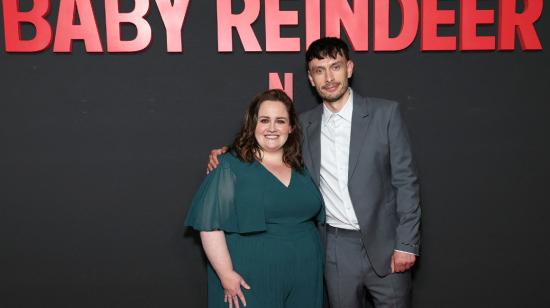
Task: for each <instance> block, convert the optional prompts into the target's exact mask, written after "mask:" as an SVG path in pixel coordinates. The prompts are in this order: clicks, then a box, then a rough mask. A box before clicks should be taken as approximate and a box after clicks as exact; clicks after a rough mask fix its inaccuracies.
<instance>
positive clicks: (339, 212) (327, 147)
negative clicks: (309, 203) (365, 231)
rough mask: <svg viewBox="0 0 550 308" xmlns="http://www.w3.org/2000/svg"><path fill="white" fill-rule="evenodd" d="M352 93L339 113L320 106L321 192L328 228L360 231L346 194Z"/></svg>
mask: <svg viewBox="0 0 550 308" xmlns="http://www.w3.org/2000/svg"><path fill="white" fill-rule="evenodd" d="M352 113H353V93H352V91H351V89H350V95H349V98H348V100H347V102H346V103H345V104H344V106H343V107H342V109H340V111H339V112H336V113H334V112H332V111H330V109H328V108H327V106H326V105H324V104H323V117H322V121H321V181H320V188H321V193H322V194H323V198H324V201H325V208H326V214H327V223H328V224H329V225H330V226H333V227H336V228H342V229H349V230H359V223H358V221H357V216H356V215H355V211H354V209H353V205H352V203H351V197H350V195H349V191H348V165H349V146H350V138H351V117H352Z"/></svg>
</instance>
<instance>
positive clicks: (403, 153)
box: [300, 91, 420, 276]
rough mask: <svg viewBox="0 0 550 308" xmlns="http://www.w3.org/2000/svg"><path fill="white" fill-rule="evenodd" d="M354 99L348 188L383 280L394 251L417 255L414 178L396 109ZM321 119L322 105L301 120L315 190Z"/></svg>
mask: <svg viewBox="0 0 550 308" xmlns="http://www.w3.org/2000/svg"><path fill="white" fill-rule="evenodd" d="M353 95H354V96H353V115H352V123H351V141H350V151H349V172H348V189H349V193H350V196H351V201H352V203H353V208H354V209H355V214H356V215H357V219H358V220H359V226H360V228H361V234H362V238H363V243H364V244H365V246H366V249H367V253H368V256H369V259H370V261H371V263H372V265H373V268H374V270H375V271H376V273H377V274H378V275H381V276H386V275H388V274H389V273H390V272H391V268H390V261H391V256H392V254H393V251H394V250H395V249H396V250H402V251H407V252H412V253H414V254H418V253H419V242H420V234H419V226H420V205H419V203H420V198H419V185H418V178H417V175H416V171H415V167H414V162H413V157H412V153H411V148H410V144H409V136H408V133H407V129H406V127H405V125H404V123H403V119H402V118H401V113H400V111H399V104H398V103H396V102H393V101H388V100H384V99H378V98H363V97H361V96H360V95H358V94H357V93H356V92H355V91H354V92H353ZM322 115H323V106H322V104H320V105H319V106H317V107H315V108H313V109H311V110H310V111H307V112H305V113H303V114H301V115H300V124H301V126H302V130H303V134H304V140H303V156H304V161H305V164H306V166H307V168H308V169H309V170H310V173H311V175H312V176H313V179H314V181H315V183H316V184H317V185H319V181H320V163H321V118H322Z"/></svg>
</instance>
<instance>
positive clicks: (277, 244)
mask: <svg viewBox="0 0 550 308" xmlns="http://www.w3.org/2000/svg"><path fill="white" fill-rule="evenodd" d="M219 160H220V165H219V166H218V168H216V169H215V170H213V171H212V172H211V173H210V174H209V175H208V176H207V177H206V179H205V180H204V181H203V183H202V185H201V186H200V188H199V190H198V192H197V193H196V195H195V197H194V198H193V203H192V205H191V209H190V210H189V212H188V214H187V218H186V220H185V225H187V226H191V227H193V228H194V229H196V230H200V231H212V230H223V231H224V232H225V239H226V242H227V246H228V249H229V253H230V255H231V261H232V263H233V268H234V270H235V271H236V272H237V273H239V274H240V275H241V276H242V277H243V278H244V280H245V281H246V282H247V283H248V284H249V285H250V287H251V289H250V290H245V289H244V288H242V290H243V293H244V295H245V298H246V301H247V308H305V307H307V308H318V307H319V308H320V307H322V304H323V293H322V292H323V268H322V267H323V256H322V254H323V252H322V246H321V242H320V239H319V234H318V231H317V228H316V223H317V222H324V218H325V217H324V209H323V203H322V198H321V195H320V193H319V191H318V189H317V187H316V186H315V184H314V183H313V181H312V180H311V178H310V176H309V174H308V173H307V171H306V170H304V171H303V172H299V171H296V170H292V176H291V180H290V184H289V186H288V187H286V186H285V185H283V183H281V182H280V181H279V180H278V179H277V178H276V177H275V176H274V175H273V174H271V173H270V172H269V171H268V170H267V169H266V168H265V167H264V166H263V165H262V164H260V163H259V162H254V163H244V162H242V161H240V160H239V159H237V158H236V157H235V156H233V155H232V154H224V155H222V156H220V157H219ZM223 298H224V291H223V288H222V286H221V283H220V280H219V279H218V276H217V275H216V273H215V272H214V270H213V269H212V267H211V266H210V264H208V307H209V308H217V307H220V308H221V307H228V305H227V303H224V302H223Z"/></svg>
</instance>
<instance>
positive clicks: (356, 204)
mask: <svg viewBox="0 0 550 308" xmlns="http://www.w3.org/2000/svg"><path fill="white" fill-rule="evenodd" d="M306 62H307V72H308V77H309V81H310V83H311V85H312V86H313V87H315V89H316V91H317V94H318V95H319V96H320V97H321V99H322V101H323V103H322V104H320V105H319V106H317V107H316V108H314V109H312V110H310V111H308V112H306V113H304V114H302V115H301V117H300V121H301V126H302V129H303V133H304V141H303V156H304V161H305V164H306V166H307V167H308V169H309V170H310V172H311V174H312V177H313V179H314V181H315V182H316V184H317V185H318V186H319V188H320V190H321V193H322V195H323V198H324V201H325V205H326V217H327V226H326V265H325V279H326V282H327V288H328V294H329V300H330V303H331V307H332V308H340V307H346V308H347V307H353V308H355V307H357V308H359V307H363V305H364V304H363V303H364V302H365V298H366V297H367V295H368V294H370V296H371V297H372V299H373V301H374V304H375V306H376V307H410V305H411V304H410V294H411V275H410V271H409V269H410V268H411V267H412V266H413V265H414V263H415V261H416V255H418V253H419V241H420V235H419V225H420V206H419V203H420V202H419V186H418V179H417V176H416V172H415V168H414V163H413V158H412V153H411V148H410V144H409V137H408V134H407V130H406V128H405V126H404V123H403V120H402V118H401V114H400V111H399V105H398V103H396V102H392V101H388V100H383V99H377V98H367V97H362V96H360V95H359V94H358V93H356V92H354V91H352V89H351V88H350V87H349V78H351V76H352V74H353V68H354V63H353V62H352V61H351V60H350V58H349V48H348V46H347V44H346V43H345V42H343V41H342V40H340V39H337V38H322V39H319V40H317V41H315V42H313V43H312V44H311V45H310V47H309V49H308V50H307V53H306ZM367 293H368V294H367Z"/></svg>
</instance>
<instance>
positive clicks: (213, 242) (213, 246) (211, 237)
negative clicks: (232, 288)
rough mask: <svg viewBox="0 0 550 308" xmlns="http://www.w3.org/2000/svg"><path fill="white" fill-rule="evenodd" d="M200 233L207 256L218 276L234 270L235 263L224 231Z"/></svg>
mask: <svg viewBox="0 0 550 308" xmlns="http://www.w3.org/2000/svg"><path fill="white" fill-rule="evenodd" d="M200 235H201V241H202V247H203V249H204V252H205V253H206V257H207V258H208V261H210V264H211V265H212V267H213V268H214V270H215V271H216V274H218V277H220V278H221V276H224V275H225V274H227V273H230V272H232V271H233V263H231V256H230V255H229V250H228V249H227V243H226V242H225V234H224V233H223V231H201V233H200Z"/></svg>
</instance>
